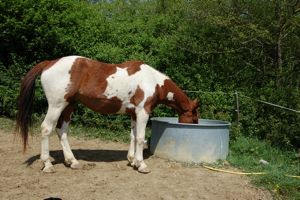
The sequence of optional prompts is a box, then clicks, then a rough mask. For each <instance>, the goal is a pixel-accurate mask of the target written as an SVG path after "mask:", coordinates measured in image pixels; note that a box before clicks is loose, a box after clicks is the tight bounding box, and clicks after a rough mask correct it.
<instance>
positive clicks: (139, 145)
mask: <svg viewBox="0 0 300 200" xmlns="http://www.w3.org/2000/svg"><path fill="white" fill-rule="evenodd" d="M136 117H137V118H136V133H137V135H136V150H135V151H136V152H135V157H134V165H135V166H136V167H137V168H138V171H139V172H141V173H149V172H150V170H149V169H148V167H147V165H146V164H145V162H144V159H143V149H144V148H143V147H144V140H145V133H146V125H147V122H148V119H149V114H148V113H147V112H146V111H145V110H144V109H140V110H138V111H136Z"/></svg>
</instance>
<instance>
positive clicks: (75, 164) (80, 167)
mask: <svg viewBox="0 0 300 200" xmlns="http://www.w3.org/2000/svg"><path fill="white" fill-rule="evenodd" d="M70 167H71V168H72V169H82V165H81V164H80V163H79V162H73V163H72V164H71V166H70Z"/></svg>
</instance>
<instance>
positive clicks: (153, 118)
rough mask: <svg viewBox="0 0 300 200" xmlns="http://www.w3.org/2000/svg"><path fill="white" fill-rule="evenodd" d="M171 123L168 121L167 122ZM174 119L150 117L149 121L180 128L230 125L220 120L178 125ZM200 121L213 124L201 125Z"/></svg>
mask: <svg viewBox="0 0 300 200" xmlns="http://www.w3.org/2000/svg"><path fill="white" fill-rule="evenodd" d="M170 119H171V120H172V121H169V120H170ZM175 119H176V120H177V121H178V118H177V117H152V118H151V119H150V120H151V121H156V122H162V123H166V124H172V125H180V126H193V127H207V126H208V127H229V126H230V125H231V123H230V122H227V121H222V120H214V119H199V123H198V124H185V123H179V122H177V121H175ZM201 121H206V122H213V123H208V124H207V123H204V124H201Z"/></svg>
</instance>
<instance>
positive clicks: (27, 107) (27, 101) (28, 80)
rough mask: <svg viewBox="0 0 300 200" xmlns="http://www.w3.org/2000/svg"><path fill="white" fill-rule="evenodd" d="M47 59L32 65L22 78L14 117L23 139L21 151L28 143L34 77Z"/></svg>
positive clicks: (38, 73)
mask: <svg viewBox="0 0 300 200" xmlns="http://www.w3.org/2000/svg"><path fill="white" fill-rule="evenodd" d="M48 63H49V61H44V62H41V63H39V64H37V65H36V66H34V67H33V68H32V69H31V70H30V71H29V72H28V73H27V74H26V75H25V77H24V78H23V79H22V82H21V90H20V95H19V97H18V105H17V108H18V112H17V117H16V121H17V124H16V130H17V132H18V133H19V134H20V135H21V137H22V141H23V152H25V151H26V147H27V144H28V127H29V126H30V125H31V115H32V109H33V99H34V92H35V79H36V78H37V76H38V75H40V74H41V73H42V71H43V69H44V68H45V67H46V66H47V65H48Z"/></svg>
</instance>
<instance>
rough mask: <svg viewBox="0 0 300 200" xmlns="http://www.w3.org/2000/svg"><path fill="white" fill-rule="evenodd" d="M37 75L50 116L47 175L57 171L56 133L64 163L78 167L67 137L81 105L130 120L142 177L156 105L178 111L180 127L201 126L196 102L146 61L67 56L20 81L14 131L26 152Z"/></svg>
mask: <svg viewBox="0 0 300 200" xmlns="http://www.w3.org/2000/svg"><path fill="white" fill-rule="evenodd" d="M39 75H40V80H41V84H42V88H43V91H44V94H45V96H46V98H47V101H48V110H47V114H46V116H45V118H44V120H43V122H42V124H41V135H42V139H41V155H40V159H41V160H42V161H43V164H44V167H43V172H55V169H54V167H53V165H52V163H51V161H50V159H49V135H50V134H51V132H52V131H53V130H55V129H56V132H57V134H58V137H59V140H60V143H61V146H62V150H63V154H64V158H65V163H66V164H67V165H68V166H69V167H71V168H73V169H77V168H80V163H79V162H78V160H77V159H76V158H75V157H74V155H73V153H72V150H71V148H70V145H69V142H68V139H67V130H68V126H69V123H70V120H71V114H72V113H73V111H74V106H75V104H76V103H77V102H79V103H82V104H83V105H85V106H86V107H88V108H90V109H91V110H93V111H96V112H98V113H101V114H114V113H126V114H129V115H130V116H131V132H130V138H131V139H130V146H129V150H128V154H127V159H128V161H129V163H130V165H131V166H132V167H134V168H135V169H137V170H138V172H141V173H149V172H150V170H149V168H148V167H147V165H146V164H145V162H144V160H143V143H144V139H145V129H146V125H147V121H148V119H149V115H150V113H151V112H152V111H153V109H154V108H155V107H156V106H157V105H158V104H165V105H167V106H169V107H171V108H172V109H174V110H175V111H176V112H177V113H178V115H179V122H180V123H198V111H197V109H198V107H199V103H198V101H197V100H190V99H189V98H188V97H187V95H186V94H185V93H184V92H183V91H182V90H181V89H180V88H179V87H178V86H177V85H176V84H175V83H174V82H173V81H172V80H171V79H170V78H169V77H168V76H166V75H165V74H163V73H161V72H159V71H157V70H156V69H154V68H152V67H150V66H149V65H147V64H145V63H144V62H142V61H127V62H124V63H121V64H108V63H103V62H100V61H95V60H92V59H89V58H85V57H81V56H66V57H62V58H60V59H56V60H46V61H42V62H40V63H38V64H37V65H35V66H34V67H33V68H32V69H31V70H30V71H29V72H28V73H27V74H26V75H25V77H24V78H23V79H22V81H21V90H20V94H19V98H18V112H17V117H16V121H17V123H16V124H17V125H16V127H17V130H18V133H19V134H20V135H21V137H22V143H23V151H24V152H25V151H26V147H27V145H28V129H29V126H30V124H31V114H32V109H33V99H34V91H35V80H36V78H37V77H38V76H39Z"/></svg>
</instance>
